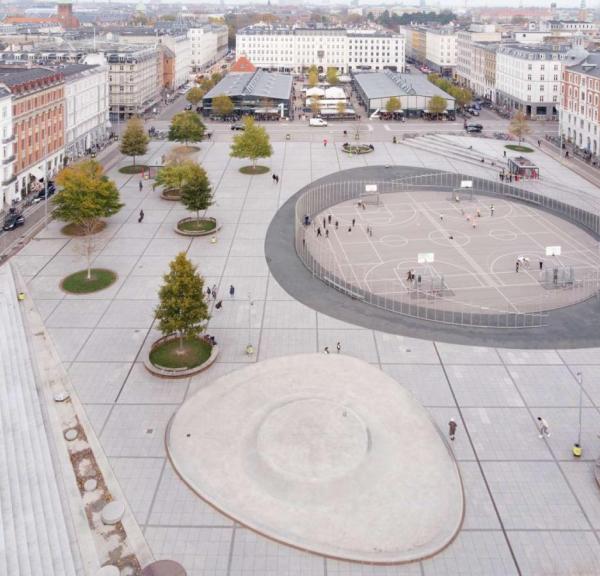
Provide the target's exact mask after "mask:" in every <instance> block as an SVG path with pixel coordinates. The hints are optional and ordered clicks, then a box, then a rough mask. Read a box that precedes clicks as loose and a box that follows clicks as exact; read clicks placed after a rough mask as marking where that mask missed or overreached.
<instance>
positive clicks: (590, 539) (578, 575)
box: [508, 531, 600, 576]
mask: <svg viewBox="0 0 600 576" xmlns="http://www.w3.org/2000/svg"><path fill="white" fill-rule="evenodd" d="M508 537H509V539H510V542H511V545H512V547H513V550H514V552H515V556H516V557H517V561H518V562H519V566H520V567H521V572H522V574H523V576H547V575H550V574H552V575H554V574H556V576H593V575H594V574H598V566H600V545H599V544H598V539H597V538H596V537H595V536H594V534H593V532H562V531H556V532H541V531H535V532H519V531H515V532H513V531H511V532H509V533H508Z"/></svg>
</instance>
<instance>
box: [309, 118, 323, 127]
mask: <svg viewBox="0 0 600 576" xmlns="http://www.w3.org/2000/svg"><path fill="white" fill-rule="evenodd" d="M308 125H309V126H327V120H323V118H311V119H310V120H309V121H308Z"/></svg>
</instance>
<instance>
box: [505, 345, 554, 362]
mask: <svg viewBox="0 0 600 576" xmlns="http://www.w3.org/2000/svg"><path fill="white" fill-rule="evenodd" d="M498 354H500V357H501V358H502V360H503V361H504V362H505V363H506V364H562V363H563V361H562V359H561V357H560V356H559V355H558V354H557V352H556V351H555V350H516V349H515V350H510V349H507V348H498Z"/></svg>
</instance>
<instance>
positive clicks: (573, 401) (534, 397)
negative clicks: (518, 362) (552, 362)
mask: <svg viewBox="0 0 600 576" xmlns="http://www.w3.org/2000/svg"><path fill="white" fill-rule="evenodd" d="M508 371H509V373H510V375H511V377H512V379H513V381H514V382H515V384H516V385H517V388H518V389H519V391H520V392H521V394H522V396H523V398H524V399H525V402H526V403H527V405H528V406H535V407H544V406H579V385H578V384H577V380H576V379H575V377H574V375H573V374H572V373H571V372H570V371H569V369H568V368H567V367H566V366H510V367H509V368H508ZM584 405H587V406H589V405H590V402H589V400H588V399H587V398H584Z"/></svg>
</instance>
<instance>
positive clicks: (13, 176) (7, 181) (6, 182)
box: [2, 174, 17, 186]
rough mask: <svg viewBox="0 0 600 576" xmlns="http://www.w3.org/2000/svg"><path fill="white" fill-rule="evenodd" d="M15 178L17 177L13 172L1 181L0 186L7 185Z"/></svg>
mask: <svg viewBox="0 0 600 576" xmlns="http://www.w3.org/2000/svg"><path fill="white" fill-rule="evenodd" d="M16 179H17V175H16V174H13V175H12V176H10V177H9V178H8V179H7V180H3V181H2V186H8V185H9V184H12V183H13V182H14V181H15V180H16Z"/></svg>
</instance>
